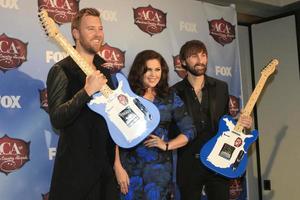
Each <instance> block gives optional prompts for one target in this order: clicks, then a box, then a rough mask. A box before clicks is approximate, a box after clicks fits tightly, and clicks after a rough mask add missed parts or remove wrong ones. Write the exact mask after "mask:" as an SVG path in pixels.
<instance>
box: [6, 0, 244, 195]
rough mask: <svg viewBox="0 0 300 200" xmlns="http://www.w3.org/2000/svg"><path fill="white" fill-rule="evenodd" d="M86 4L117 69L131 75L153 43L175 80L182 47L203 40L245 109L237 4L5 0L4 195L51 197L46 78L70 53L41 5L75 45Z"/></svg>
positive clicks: (214, 67)
mask: <svg viewBox="0 0 300 200" xmlns="http://www.w3.org/2000/svg"><path fill="white" fill-rule="evenodd" d="M84 7H94V8H97V9H99V10H100V12H101V18H102V22H103V26H104V33H105V43H104V45H103V48H102V50H101V52H99V54H100V55H101V56H102V57H103V58H104V59H105V60H106V61H107V62H108V63H109V64H110V65H109V67H110V69H111V70H112V71H119V70H122V71H123V72H124V73H125V74H127V73H128V70H129V67H130V66H131V63H132V61H133V59H134V57H135V55H136V54H137V53H138V52H140V51H142V50H145V49H153V50H156V51H158V52H159V53H161V54H162V55H163V56H164V58H165V59H166V61H167V63H168V65H169V67H170V77H169V80H170V85H173V84H174V83H176V82H177V81H179V80H181V78H182V77H184V76H185V71H184V70H183V69H182V68H181V65H180V61H179V59H178V54H179V50H180V47H181V46H182V45H183V44H184V43H185V42H186V41H188V40H192V39H198V40H201V41H203V42H204V43H205V44H206V45H207V48H208V57H209V63H208V71H207V73H208V74H209V75H211V76H213V77H216V78H218V79H222V80H224V81H226V82H227V83H228V84H229V86H230V94H231V96H230V97H231V99H230V104H229V107H230V109H231V111H232V115H234V116H235V115H237V113H238V111H239V109H240V104H241V82H240V61H239V49H238V40H237V38H238V35H237V19H236V11H235V8H234V7H221V6H216V5H212V4H208V3H204V2H201V1H194V0H188V1H182V0H81V1H79V0H0V13H1V18H0V194H1V200H18V199H22V200H46V199H47V198H48V197H47V195H48V191H49V185H50V180H51V174H52V167H53V161H54V158H55V152H56V145H57V141H58V135H56V134H55V133H54V131H53V130H52V128H51V124H50V121H49V116H48V113H47V112H48V103H47V88H46V84H45V82H46V78H47V74H48V71H49V69H50V68H51V66H52V65H53V64H54V63H56V62H58V61H59V60H61V59H62V58H64V57H66V56H67V55H66V53H65V52H64V51H63V50H62V49H60V48H59V46H58V45H57V44H55V42H53V41H52V40H51V39H48V38H47V36H46V34H45V33H44V31H43V29H42V27H41V24H40V22H39V18H38V9H39V8H44V9H46V10H47V11H48V13H49V16H50V17H51V18H52V19H53V20H54V21H55V22H56V24H57V26H58V29H59V30H60V31H61V33H62V34H63V35H64V36H65V37H66V38H67V39H68V40H69V41H70V43H72V44H73V39H72V36H71V32H70V21H71V19H72V17H73V16H74V15H75V13H76V12H77V11H78V10H79V9H81V8H84ZM245 185H246V181H245V180H243V179H237V180H232V184H231V190H230V194H231V199H232V200H233V199H240V200H242V199H246V196H247V195H246V193H247V192H246V186H245ZM203 198H204V199H205V197H203ZM177 199H178V198H177Z"/></svg>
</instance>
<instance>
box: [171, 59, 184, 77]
mask: <svg viewBox="0 0 300 200" xmlns="http://www.w3.org/2000/svg"><path fill="white" fill-rule="evenodd" d="M172 57H173V64H174V71H175V72H176V74H177V75H178V76H179V77H180V78H184V77H186V75H187V71H186V70H185V69H184V68H183V67H182V64H181V62H180V59H179V55H177V56H172Z"/></svg>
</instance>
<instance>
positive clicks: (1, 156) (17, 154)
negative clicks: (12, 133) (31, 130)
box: [0, 135, 30, 175]
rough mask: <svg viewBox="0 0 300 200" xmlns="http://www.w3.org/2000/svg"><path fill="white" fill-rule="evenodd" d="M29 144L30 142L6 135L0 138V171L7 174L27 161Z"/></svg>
mask: <svg viewBox="0 0 300 200" xmlns="http://www.w3.org/2000/svg"><path fill="white" fill-rule="evenodd" d="M29 145H30V142H24V141H23V140H20V139H16V138H10V137H8V136H7V135H4V136H3V137H2V138H0V171H1V172H3V173H4V174H6V175H8V174H9V173H11V172H14V171H16V170H18V169H20V168H21V167H22V166H23V165H24V164H25V163H26V162H27V161H29Z"/></svg>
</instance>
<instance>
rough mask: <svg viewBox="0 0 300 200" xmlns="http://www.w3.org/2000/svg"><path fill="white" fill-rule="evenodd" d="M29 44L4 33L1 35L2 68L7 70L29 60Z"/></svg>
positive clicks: (0, 54) (0, 68)
mask: <svg viewBox="0 0 300 200" xmlns="http://www.w3.org/2000/svg"><path fill="white" fill-rule="evenodd" d="M27 45H28V43H24V42H22V41H21V40H19V39H16V38H10V37H8V36H6V35H5V34H4V33H3V34H2V35H0V70H2V71H3V72H6V71H8V70H11V69H15V68H17V67H19V66H21V65H22V63H23V62H25V61H26V60H27Z"/></svg>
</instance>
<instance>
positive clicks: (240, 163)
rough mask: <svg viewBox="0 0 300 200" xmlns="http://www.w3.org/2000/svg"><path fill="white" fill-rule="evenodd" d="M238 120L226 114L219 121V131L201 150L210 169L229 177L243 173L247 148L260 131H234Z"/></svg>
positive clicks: (204, 161)
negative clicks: (247, 132)
mask: <svg viewBox="0 0 300 200" xmlns="http://www.w3.org/2000/svg"><path fill="white" fill-rule="evenodd" d="M235 124H236V121H235V120H234V119H233V118H232V117H231V116H229V115H224V116H223V117H222V118H221V119H220V121H219V130H218V133H217V134H216V135H215V136H214V137H213V138H212V139H210V140H209V141H208V142H207V143H206V144H205V145H204V146H203V147H202V149H201V150H200V160H201V162H202V163H203V164H204V165H205V166H206V167H208V168H209V169H211V170H213V171H215V172H217V173H219V174H221V175H223V176H225V177H228V178H237V177H240V176H242V175H243V173H244V172H245V170H246V167H247V150H248V148H249V147H250V145H251V144H252V143H253V142H254V141H255V140H256V139H257V137H258V131H257V130H253V131H252V132H251V134H244V133H239V132H236V131H234V127H235Z"/></svg>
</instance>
